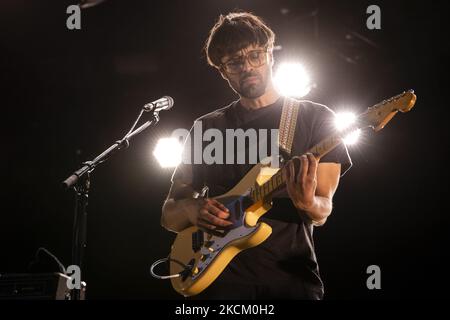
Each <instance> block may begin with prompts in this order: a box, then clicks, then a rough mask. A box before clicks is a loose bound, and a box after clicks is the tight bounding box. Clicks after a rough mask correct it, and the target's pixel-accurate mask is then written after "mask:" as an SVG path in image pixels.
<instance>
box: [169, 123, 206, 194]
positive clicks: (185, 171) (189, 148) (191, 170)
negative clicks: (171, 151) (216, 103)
mask: <svg viewBox="0 0 450 320" xmlns="http://www.w3.org/2000/svg"><path fill="white" fill-rule="evenodd" d="M194 128H195V122H194V125H193V126H192V128H191V130H190V131H189V134H188V135H187V136H186V138H185V140H184V145H183V153H182V157H181V163H180V164H179V165H178V166H177V167H176V168H175V170H174V172H173V174H172V179H171V180H172V183H173V182H174V181H175V180H178V181H179V182H181V183H184V184H187V185H190V186H192V188H193V189H194V190H195V191H197V192H200V190H201V189H202V187H203V183H202V172H201V168H200V165H196V164H194V151H195V150H194V141H193V140H194V139H193V131H194Z"/></svg>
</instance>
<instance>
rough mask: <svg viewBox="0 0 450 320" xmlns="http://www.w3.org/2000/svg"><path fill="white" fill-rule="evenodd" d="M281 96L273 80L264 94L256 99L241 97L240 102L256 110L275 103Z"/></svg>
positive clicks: (245, 106)
mask: <svg viewBox="0 0 450 320" xmlns="http://www.w3.org/2000/svg"><path fill="white" fill-rule="evenodd" d="M279 97H280V94H279V93H278V92H277V91H276V90H275V88H274V87H273V83H272V81H271V82H270V83H269V84H268V86H267V90H266V92H264V94H263V95H262V96H260V97H258V98H254V99H251V98H246V97H241V99H240V102H241V105H242V106H243V107H244V108H247V109H253V110H256V109H259V108H264V107H267V106H269V105H271V104H273V103H275V102H276V101H277V100H278V98H279Z"/></svg>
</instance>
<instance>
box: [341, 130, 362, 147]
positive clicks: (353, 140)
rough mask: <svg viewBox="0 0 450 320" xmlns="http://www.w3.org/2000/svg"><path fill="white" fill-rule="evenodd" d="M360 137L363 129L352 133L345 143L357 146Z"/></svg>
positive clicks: (347, 136) (346, 137) (345, 139)
mask: <svg viewBox="0 0 450 320" xmlns="http://www.w3.org/2000/svg"><path fill="white" fill-rule="evenodd" d="M360 135H361V129H356V130H355V131H352V132H350V133H349V134H347V135H346V136H345V138H344V143H345V144H346V145H351V144H355V143H356V142H358V139H359V136H360Z"/></svg>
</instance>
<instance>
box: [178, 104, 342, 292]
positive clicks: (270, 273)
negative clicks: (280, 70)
mask: <svg viewBox="0 0 450 320" xmlns="http://www.w3.org/2000/svg"><path fill="white" fill-rule="evenodd" d="M283 101H284V99H283V98H280V99H278V100H277V101H276V102H275V103H274V104H271V105H269V106H266V107H263V108H259V109H256V110H248V109H246V108H245V107H243V106H242V105H241V104H240V103H239V101H237V102H233V103H231V104H230V105H228V106H226V107H224V108H222V109H218V110H216V111H214V112H211V113H209V114H206V115H204V116H202V117H200V118H199V119H197V120H196V123H197V128H198V125H199V122H200V121H201V126H202V132H203V133H204V132H205V131H206V130H207V129H210V128H215V129H218V130H220V131H221V132H222V133H223V137H226V132H225V131H226V129H237V128H241V129H243V130H244V131H246V130H247V129H249V128H253V129H256V131H257V132H259V133H265V134H258V135H257V140H258V146H261V143H264V141H263V140H266V142H267V149H266V150H267V153H270V150H271V145H270V142H271V141H273V139H272V140H271V137H270V129H279V125H280V117H281V111H282V105H283ZM333 119H334V113H333V111H331V110H330V109H329V108H327V107H326V106H324V105H321V104H317V103H313V102H311V101H301V104H300V108H299V113H298V119H297V125H296V131H295V136H294V141H293V144H292V152H291V154H292V155H302V154H304V153H305V152H306V151H307V150H308V149H310V148H311V147H312V146H314V145H315V144H317V143H318V142H320V141H321V140H322V139H324V138H325V137H327V136H329V135H331V134H332V133H333V132H334V130H335V129H334V123H333ZM194 125H195V123H194ZM193 128H194V126H193ZM259 129H268V130H265V131H264V130H263V131H259ZM192 131H193V130H192V129H191V136H193V135H194V134H193V132H192ZM248 142H249V140H248V139H246V145H245V148H246V151H248V150H249V148H250V147H252V146H249V145H248ZM208 143H210V142H204V146H205V145H207V144H208ZM193 145H194V143H193V141H191V149H192V148H193ZM224 145H225V143H224ZM253 147H254V146H253ZM224 148H225V150H223V152H222V154H223V157H224V159H223V161H222V163H219V164H217V163H214V164H209V165H206V164H186V163H183V164H180V165H179V166H178V167H177V169H176V170H175V172H174V174H173V177H172V180H175V179H180V180H181V181H182V182H184V183H187V184H190V185H192V186H193V188H194V189H195V190H197V191H200V190H201V189H202V187H203V186H205V185H207V186H208V188H209V196H210V197H213V196H217V195H220V194H223V193H226V192H227V191H228V190H230V189H231V188H232V187H233V186H234V185H236V184H237V183H238V182H239V181H240V180H241V178H242V177H243V176H244V175H245V174H246V173H247V172H248V171H249V170H250V169H251V168H252V166H253V164H248V160H249V158H248V154H249V153H248V152H247V153H246V154H247V157H246V161H245V164H236V161H234V164H226V159H225V157H226V154H227V152H230V150H227V149H226V147H224ZM234 151H235V152H236V144H235V150H234ZM193 153H194V151H193V149H192V150H191V155H193ZM258 154H259V153H258ZM263 154H264V153H263ZM235 155H236V153H235ZM191 160H193V156H192V159H191ZM234 160H236V159H234ZM260 160H261V159H259V158H258V161H260ZM192 162H193V161H192ZM192 162H191V163H192ZM320 162H321V163H322V162H335V163H341V175H343V174H344V173H345V172H346V171H347V170H348V169H349V168H350V167H351V160H350V157H349V155H348V152H347V149H346V147H345V146H344V145H343V144H341V145H339V146H338V147H336V148H335V149H334V150H333V151H331V152H330V153H328V154H327V155H325V156H323V157H322V158H321V159H320ZM260 221H262V222H265V223H268V224H269V225H270V226H271V227H272V234H271V235H270V237H269V238H268V239H267V240H266V241H264V242H263V243H261V244H260V245H258V246H256V247H254V248H251V249H247V250H244V251H242V252H241V253H239V254H238V255H237V256H236V257H235V258H234V259H233V260H232V261H231V263H230V264H229V265H228V266H227V268H226V269H225V270H224V271H223V272H222V274H221V275H220V276H219V278H218V279H217V280H216V281H215V282H214V284H213V285H212V286H211V287H210V288H207V289H206V290H205V291H204V293H203V296H205V297H206V296H207V295H208V291H209V292H212V290H217V289H218V290H220V289H221V287H225V286H226V287H229V288H238V286H243V285H244V286H254V287H258V288H263V289H258V290H260V291H261V292H266V293H267V295H268V296H270V295H272V296H273V295H275V297H277V296H278V297H279V298H306V299H308V298H309V299H321V298H322V296H323V285H322V281H321V279H320V275H319V268H318V265H317V259H316V255H315V252H314V241H313V225H312V224H311V221H309V220H308V219H307V216H306V215H300V214H299V212H298V211H297V209H296V208H295V207H294V205H293V204H292V202H291V200H290V199H289V197H288V195H287V192H286V191H285V190H284V191H283V190H282V191H281V192H278V193H277V195H276V196H275V197H274V199H273V206H272V209H271V210H269V211H268V212H267V213H266V214H265V215H264V216H263V217H262V218H260ZM264 288H266V289H267V290H266V291H264ZM262 295H264V293H262Z"/></svg>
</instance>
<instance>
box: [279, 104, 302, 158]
mask: <svg viewBox="0 0 450 320" xmlns="http://www.w3.org/2000/svg"><path fill="white" fill-rule="evenodd" d="M299 108H300V101H299V100H296V99H293V98H289V97H285V98H284V103H283V110H282V112H281V118H280V128H279V131H278V134H279V135H278V145H279V146H280V149H281V150H282V151H283V152H285V153H286V154H287V155H288V157H289V158H290V157H291V151H292V142H293V141H294V136H295V128H296V125H297V117H298V112H299Z"/></svg>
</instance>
